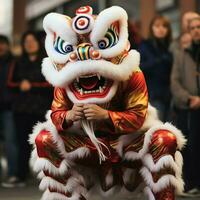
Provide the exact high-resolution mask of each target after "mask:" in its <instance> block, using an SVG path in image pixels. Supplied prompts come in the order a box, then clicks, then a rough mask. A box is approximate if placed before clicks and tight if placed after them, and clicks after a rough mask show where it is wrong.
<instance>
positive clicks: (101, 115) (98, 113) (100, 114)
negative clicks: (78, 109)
mask: <svg viewBox="0 0 200 200" xmlns="http://www.w3.org/2000/svg"><path fill="white" fill-rule="evenodd" d="M83 108H84V110H83V112H84V115H85V118H86V119H87V120H103V119H108V118H109V115H108V111H107V110H105V109H103V108H101V107H100V106H97V105H95V104H85V105H84V106H83Z"/></svg>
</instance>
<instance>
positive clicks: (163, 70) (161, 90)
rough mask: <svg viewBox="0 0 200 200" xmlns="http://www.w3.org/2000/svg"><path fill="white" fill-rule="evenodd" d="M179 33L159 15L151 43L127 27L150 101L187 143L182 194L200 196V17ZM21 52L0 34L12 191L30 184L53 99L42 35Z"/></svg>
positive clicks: (186, 21) (1, 117)
mask: <svg viewBox="0 0 200 200" xmlns="http://www.w3.org/2000/svg"><path fill="white" fill-rule="evenodd" d="M180 29H181V30H180V36H179V37H178V38H176V39H175V40H173V37H172V30H171V24H170V21H169V20H168V19H167V18H166V17H164V16H161V15H156V16H155V17H154V18H153V19H152V21H151V23H150V26H149V37H148V38H147V39H142V38H141V37H140V35H139V33H138V31H137V29H136V28H135V27H134V26H133V24H131V23H129V40H130V44H131V47H132V48H135V49H137V50H138V51H139V52H140V54H141V66H140V67H141V69H142V71H143V72H144V75H145V79H146V82H147V87H148V91H149V101H150V103H151V104H152V105H153V106H154V107H156V108H157V109H158V113H159V117H160V119H161V120H162V121H164V122H165V121H170V122H172V123H173V124H175V125H176V126H177V127H178V128H179V129H180V130H181V131H182V132H183V134H184V135H185V137H186V138H187V140H188V142H187V145H186V147H185V149H184V151H183V157H184V166H183V177H184V181H185V193H183V195H185V196H195V195H200V159H199V157H198V155H199V154H200V145H199V141H200V134H199V132H200V123H199V118H200V16H199V14H198V13H195V12H187V13H185V14H184V15H183V16H182V19H181V28H180ZM21 49H22V53H21V55H20V56H18V57H16V56H14V55H12V53H11V50H10V43H9V40H8V38H7V37H6V36H4V35H0V141H1V144H3V147H4V154H5V157H6V159H7V166H8V171H7V176H6V177H5V178H4V179H3V180H1V185H2V186H3V187H8V188H11V187H19V186H21V187H22V186H25V185H26V182H27V180H28V178H29V175H30V169H29V158H30V151H31V146H30V145H29V144H28V135H29V134H30V133H31V131H32V127H33V126H34V124H35V123H37V121H43V120H44V115H45V113H46V111H47V110H48V109H50V107H51V102H52V98H53V88H52V87H51V86H50V85H49V84H48V83H47V82H46V81H45V79H44V77H43V76H42V74H41V63H42V59H43V58H44V57H45V56H46V54H45V50H44V35H43V34H41V33H36V32H34V31H27V32H25V33H24V34H23V35H22V39H21ZM0 156H1V154H0ZM1 171H2V170H1V168H0V173H1Z"/></svg>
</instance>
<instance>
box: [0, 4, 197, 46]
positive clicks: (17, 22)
mask: <svg viewBox="0 0 200 200" xmlns="http://www.w3.org/2000/svg"><path fill="white" fill-rule="evenodd" d="M82 5H90V6H92V7H93V9H94V13H98V12H99V11H101V10H102V9H104V8H106V7H109V6H112V5H119V6H122V7H123V8H124V9H125V10H126V11H127V12H128V15H129V19H130V20H131V21H134V22H135V23H136V25H137V27H138V28H139V29H140V30H139V31H140V33H141V35H142V36H143V37H147V35H148V26H149V22H150V20H151V19H152V17H153V16H154V15H155V13H160V14H163V15H166V16H167V17H168V18H169V19H170V20H171V22H172V28H173V33H174V35H173V36H174V37H176V36H177V35H178V34H179V26H180V17H181V15H182V13H184V12H185V11H199V10H200V1H199V0H90V1H88V0H81V1H80V0H0V33H5V34H7V35H9V36H12V38H13V41H14V44H18V43H19V39H20V36H21V33H22V32H23V31H24V30H26V29H35V30H42V20H43V18H44V16H45V15H46V14H47V13H48V12H59V13H64V14H67V15H69V16H73V15H74V12H75V10H76V9H77V8H78V7H80V6H82ZM12 11H13V12H12Z"/></svg>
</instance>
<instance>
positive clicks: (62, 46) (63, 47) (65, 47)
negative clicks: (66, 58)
mask: <svg viewBox="0 0 200 200" xmlns="http://www.w3.org/2000/svg"><path fill="white" fill-rule="evenodd" d="M54 48H55V50H56V51H57V52H58V53H61V54H64V55H65V54H68V53H70V52H72V51H73V50H74V48H73V46H72V45H71V44H69V43H67V42H65V41H64V40H63V39H61V38H60V37H57V38H56V40H55V42H54Z"/></svg>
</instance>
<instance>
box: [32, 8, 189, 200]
mask: <svg viewBox="0 0 200 200" xmlns="http://www.w3.org/2000/svg"><path fill="white" fill-rule="evenodd" d="M81 9H83V8H81ZM79 11H80V10H79ZM78 14H80V13H79V12H78ZM78 16H79V15H78ZM83 16H85V15H83ZM75 20H76V19H75ZM81 24H83V23H82V22H81ZM79 25H80V24H79ZM82 37H83V36H81V38H82ZM89 48H90V47H88V45H87V44H83V43H81V44H80V45H79V46H78V48H77V55H75V54H73V56H71V58H75V57H77V56H80V49H81V53H82V54H81V56H82V57H80V58H79V59H78V60H79V62H80V61H83V62H84V61H87V60H88V58H86V57H84V56H85V52H86V51H87V50H88V49H89ZM88 51H89V50H88ZM102 53H103V52H102ZM88 54H89V53H88ZM127 55H128V51H124V52H123V53H122V54H121V55H120V57H118V58H120V61H116V60H117V59H116V58H115V61H113V60H112V59H107V60H109V61H110V60H112V62H113V63H116V64H119V63H121V62H122V63H123V59H124V58H125V57H126V56H127ZM122 57H123V59H122ZM75 64H76V63H75ZM57 67H58V65H57ZM99 68H101V66H100V67H99ZM102 69H103V68H102ZM61 71H62V70H61ZM61 71H60V72H61ZM43 73H44V72H43ZM56 73H57V72H56ZM78 73H79V72H78ZM81 73H83V72H81ZM100 73H103V72H100ZM105 73H106V72H105ZM63 74H64V71H63ZM86 74H88V72H87V73H86ZM109 76H112V75H109ZM49 77H50V76H49ZM81 77H82V76H81ZM87 77H88V76H87ZM47 79H48V75H47ZM49 79H50V78H49ZM89 79H90V78H87V80H88V81H89ZM93 79H94V78H93ZM85 80H86V79H85ZM91 81H92V80H90V82H91ZM75 83H76V82H75ZM76 84H77V83H76ZM76 84H74V85H76ZM55 85H56V84H55ZM57 85H59V84H57ZM69 88H72V86H70V87H68V89H66V88H65V87H55V90H54V100H53V103H52V108H51V112H50V113H49V114H48V116H47V122H44V123H39V124H38V125H37V126H36V127H35V128H34V134H33V135H32V136H31V141H32V143H33V144H34V143H35V150H34V151H33V160H34V170H35V171H37V172H39V177H40V178H41V179H42V181H41V184H40V188H41V189H42V190H44V191H45V193H44V195H43V200H47V199H48V200H51V199H52V200H54V199H59V200H60V199H66V200H68V199H70V200H78V199H86V198H89V195H88V191H91V190H93V189H94V188H95V187H96V185H98V183H100V185H101V190H102V191H103V193H105V194H106V193H108V192H110V191H115V190H116V189H117V190H118V191H119V190H121V188H125V190H128V191H131V192H133V191H135V190H137V188H141V187H144V188H145V192H146V194H147V195H148V198H149V200H174V199H175V189H176V190H177V191H178V192H180V191H181V190H182V187H183V182H182V180H181V164H182V163H181V155H180V153H179V151H178V149H181V148H182V146H183V144H184V142H185V140H184V138H183V137H182V135H181V133H180V132H179V131H178V130H177V129H176V128H175V127H173V126H172V125H171V124H169V123H166V124H163V123H162V122H161V121H159V119H158V118H157V115H156V111H155V109H154V108H152V106H151V105H149V104H148V92H147V87H146V83H145V79H144V76H143V73H142V72H141V71H140V69H139V67H138V66H137V67H135V69H134V70H133V71H132V72H131V73H130V75H129V78H127V79H126V80H123V79H122V81H119V82H118V84H117V89H116V91H115V93H114V95H113V96H112V98H110V100H109V101H105V102H101V103H99V102H97V104H98V105H99V106H100V107H102V108H103V109H105V110H107V111H108V115H109V119H106V120H99V121H94V122H93V130H94V135H95V137H96V138H97V140H98V141H100V142H101V143H100V144H101V145H100V150H101V151H102V153H103V154H104V155H105V156H106V157H105V158H106V159H105V160H101V162H99V160H100V159H99V151H98V150H97V146H96V145H95V144H94V143H93V142H92V140H91V136H90V135H88V136H87V135H86V134H85V132H87V130H86V129H84V128H83V126H81V123H79V122H72V121H71V120H66V119H67V115H68V112H69V111H70V110H72V108H73V105H74V101H76V98H77V99H78V100H79V101H81V100H82V98H83V97H85V96H87V95H88V97H91V96H92V95H90V93H89V92H88V94H87V93H86V94H85V95H82V93H80V94H81V95H79V94H78V93H77V92H76V91H75V92H73V90H72V93H73V94H75V96H76V98H74V96H72V95H71V93H70V92H69V91H70V90H71V89H69ZM77 91H78V89H77ZM80 91H81V90H80ZM81 92H82V91H81ZM77 94H78V95H77ZM97 95H102V92H101V94H97ZM79 96H80V98H79ZM93 96H95V95H93ZM93 96H92V97H93ZM74 99H75V100H74ZM92 101H94V100H92ZM89 103H90V102H89ZM97 180H98V181H97Z"/></svg>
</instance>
